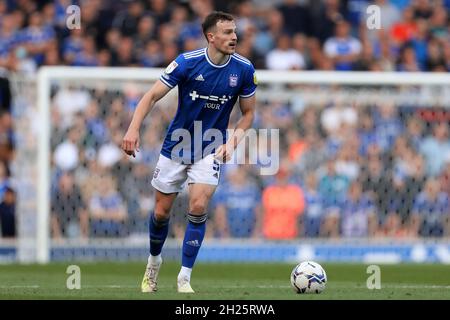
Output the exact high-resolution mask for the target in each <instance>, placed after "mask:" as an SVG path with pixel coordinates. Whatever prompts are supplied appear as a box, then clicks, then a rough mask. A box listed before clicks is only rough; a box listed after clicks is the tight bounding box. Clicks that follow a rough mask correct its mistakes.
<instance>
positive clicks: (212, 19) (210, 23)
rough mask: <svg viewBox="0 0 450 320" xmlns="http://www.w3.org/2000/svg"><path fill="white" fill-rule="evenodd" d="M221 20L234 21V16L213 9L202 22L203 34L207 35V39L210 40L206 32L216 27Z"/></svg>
mask: <svg viewBox="0 0 450 320" xmlns="http://www.w3.org/2000/svg"><path fill="white" fill-rule="evenodd" d="M219 21H234V17H233V16H232V15H231V14H229V13H226V12H223V11H213V12H211V13H210V14H208V16H207V17H206V18H205V21H203V23H202V29H203V34H204V35H205V38H206V40H208V37H207V36H206V33H208V31H209V30H211V28H214V27H215V26H216V24H217V22H219Z"/></svg>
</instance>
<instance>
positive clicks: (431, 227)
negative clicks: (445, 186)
mask: <svg viewBox="0 0 450 320" xmlns="http://www.w3.org/2000/svg"><path fill="white" fill-rule="evenodd" d="M449 208H450V206H449V199H448V195H447V194H445V193H444V192H442V191H441V188H440V184H439V181H438V180H436V179H435V178H430V179H428V180H427V182H426V184H425V190H424V191H423V192H421V193H419V194H418V195H417V197H416V199H415V201H414V208H413V213H412V221H411V228H412V232H413V234H415V235H420V236H422V237H442V236H444V235H447V236H448V235H449V231H450V230H449V229H448V227H449V219H450V211H449V210H450V209H449Z"/></svg>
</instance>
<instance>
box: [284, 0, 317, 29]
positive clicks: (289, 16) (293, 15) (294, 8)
mask: <svg viewBox="0 0 450 320" xmlns="http://www.w3.org/2000/svg"><path fill="white" fill-rule="evenodd" d="M277 9H278V10H279V11H280V12H281V14H282V15H283V20H284V23H285V24H286V31H287V32H288V34H289V35H294V34H295V33H304V34H310V33H311V30H310V29H311V22H310V15H309V12H308V9H307V8H306V7H305V6H302V5H300V4H299V3H298V1H295V0H283V2H282V3H281V4H279V5H278V8H277Z"/></svg>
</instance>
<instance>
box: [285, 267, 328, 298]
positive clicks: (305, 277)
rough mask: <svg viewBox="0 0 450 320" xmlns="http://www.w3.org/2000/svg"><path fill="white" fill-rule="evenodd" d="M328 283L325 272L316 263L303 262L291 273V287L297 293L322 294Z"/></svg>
mask: <svg viewBox="0 0 450 320" xmlns="http://www.w3.org/2000/svg"><path fill="white" fill-rule="evenodd" d="M326 283H327V275H326V273H325V270H324V269H323V268H322V266H321V265H320V264H318V263H317V262H314V261H304V262H301V263H299V264H298V265H297V266H295V268H294V270H292V272H291V285H292V287H293V288H294V290H295V292H297V293H321V292H322V291H323V290H324V289H325V286H326Z"/></svg>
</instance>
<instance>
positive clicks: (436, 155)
mask: <svg viewBox="0 0 450 320" xmlns="http://www.w3.org/2000/svg"><path fill="white" fill-rule="evenodd" d="M448 131H449V128H448V123H446V122H440V123H436V124H435V125H434V126H433V134H432V135H431V136H428V137H427V138H425V139H424V140H423V143H422V144H421V146H420V153H422V155H423V156H424V157H425V161H426V171H427V174H428V175H431V176H437V175H439V173H440V172H441V171H442V169H443V167H444V163H445V160H446V157H448V154H450V140H449V132H448Z"/></svg>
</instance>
